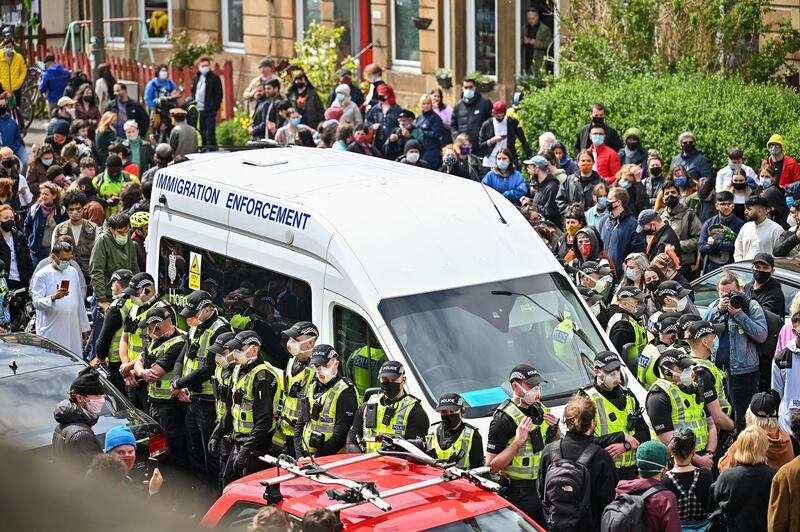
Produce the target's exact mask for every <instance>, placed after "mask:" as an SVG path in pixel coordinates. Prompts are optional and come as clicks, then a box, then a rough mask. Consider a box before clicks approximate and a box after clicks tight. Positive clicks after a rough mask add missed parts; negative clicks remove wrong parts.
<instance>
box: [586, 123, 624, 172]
mask: <svg viewBox="0 0 800 532" xmlns="http://www.w3.org/2000/svg"><path fill="white" fill-rule="evenodd" d="M589 134H590V139H591V141H592V145H591V147H590V148H589V152H590V153H591V154H592V155H593V157H594V169H595V170H597V173H598V174H600V177H602V178H603V179H605V180H606V182H607V183H608V184H609V185H612V184H614V179H615V177H616V174H617V172H619V169H620V168H621V166H622V165H621V164H620V161H619V155H617V151H616V150H615V149H613V148H611V147H609V146H607V145H606V143H605V142H606V134H605V128H604V126H603V125H601V124H595V125H593V126H592V127H591V128H590V129H589Z"/></svg>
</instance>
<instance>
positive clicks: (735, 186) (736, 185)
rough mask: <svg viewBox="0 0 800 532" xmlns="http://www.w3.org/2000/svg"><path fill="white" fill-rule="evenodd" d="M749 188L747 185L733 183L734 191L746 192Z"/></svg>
mask: <svg viewBox="0 0 800 532" xmlns="http://www.w3.org/2000/svg"><path fill="white" fill-rule="evenodd" d="M746 186H747V183H746V182H745V183H733V188H734V190H744V189H745V187H746Z"/></svg>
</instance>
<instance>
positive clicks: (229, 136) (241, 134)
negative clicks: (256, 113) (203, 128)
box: [217, 107, 253, 146]
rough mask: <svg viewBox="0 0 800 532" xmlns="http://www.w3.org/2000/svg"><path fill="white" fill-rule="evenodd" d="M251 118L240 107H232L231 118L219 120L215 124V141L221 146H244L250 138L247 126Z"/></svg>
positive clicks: (250, 122)
mask: <svg viewBox="0 0 800 532" xmlns="http://www.w3.org/2000/svg"><path fill="white" fill-rule="evenodd" d="M252 125H253V119H252V118H250V117H249V116H247V114H246V113H245V112H244V110H243V109H242V108H240V107H237V108H236V109H234V112H233V118H231V119H230V120H225V121H224V122H220V124H219V125H218V126H217V143H218V144H220V145H221V146H244V145H245V143H246V142H247V141H248V140H250V134H249V133H248V132H247V128H248V127H249V126H252Z"/></svg>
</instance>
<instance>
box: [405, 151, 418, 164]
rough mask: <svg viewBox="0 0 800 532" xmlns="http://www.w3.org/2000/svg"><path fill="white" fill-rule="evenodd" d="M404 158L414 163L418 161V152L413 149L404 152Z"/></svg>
mask: <svg viewBox="0 0 800 532" xmlns="http://www.w3.org/2000/svg"><path fill="white" fill-rule="evenodd" d="M406 159H407V160H408V162H410V163H416V162H417V161H419V153H417V152H415V151H410V152H408V153H407V154H406Z"/></svg>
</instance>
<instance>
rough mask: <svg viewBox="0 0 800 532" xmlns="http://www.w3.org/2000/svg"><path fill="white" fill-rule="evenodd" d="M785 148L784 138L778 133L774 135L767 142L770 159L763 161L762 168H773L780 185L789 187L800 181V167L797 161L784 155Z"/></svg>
mask: <svg viewBox="0 0 800 532" xmlns="http://www.w3.org/2000/svg"><path fill="white" fill-rule="evenodd" d="M784 147H785V144H784V142H783V137H781V136H780V135H778V134H777V133H776V134H774V135H772V136H771V137H770V138H769V140H768V141H767V150H768V151H769V157H767V158H766V159H764V160H763V161H761V167H762V168H763V167H765V166H771V167H772V168H773V170H774V171H775V177H776V178H777V180H778V182H779V183H780V185H781V186H782V187H787V186H789V185H791V184H792V183H795V182H797V181H800V165H798V164H797V160H796V159H794V158H792V157H789V156H788V155H785V154H784Z"/></svg>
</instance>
